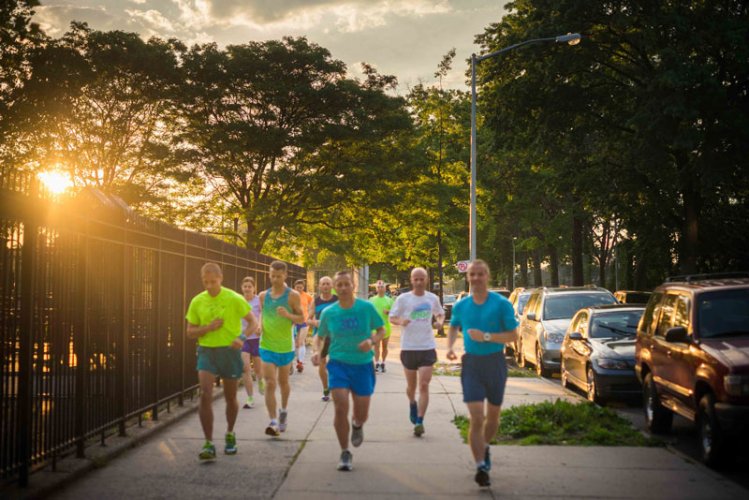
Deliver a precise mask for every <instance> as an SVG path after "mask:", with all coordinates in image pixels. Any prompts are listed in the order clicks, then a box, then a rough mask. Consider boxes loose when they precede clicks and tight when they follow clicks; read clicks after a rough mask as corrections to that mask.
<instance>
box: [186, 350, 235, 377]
mask: <svg viewBox="0 0 749 500" xmlns="http://www.w3.org/2000/svg"><path fill="white" fill-rule="evenodd" d="M243 368H244V363H243V362H242V354H240V352H239V349H233V348H231V347H204V346H202V345H200V346H198V363H197V370H198V371H205V372H210V373H213V374H214V375H218V376H219V377H221V378H225V379H236V378H242V370H243Z"/></svg>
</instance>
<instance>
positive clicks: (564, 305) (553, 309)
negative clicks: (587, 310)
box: [543, 292, 617, 321]
mask: <svg viewBox="0 0 749 500" xmlns="http://www.w3.org/2000/svg"><path fill="white" fill-rule="evenodd" d="M616 303H617V302H616V299H615V298H614V296H613V295H611V294H610V293H591V292H582V293H564V294H559V295H550V296H549V297H547V298H546V301H545V302H544V316H543V319H544V320H545V321H548V320H552V319H571V318H572V316H574V315H575V313H576V312H577V311H579V310H580V309H582V308H583V307H591V306H602V305H605V304H616Z"/></svg>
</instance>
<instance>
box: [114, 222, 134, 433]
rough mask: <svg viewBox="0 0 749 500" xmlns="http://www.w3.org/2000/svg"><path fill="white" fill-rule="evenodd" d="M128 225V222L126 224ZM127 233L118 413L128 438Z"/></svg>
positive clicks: (123, 256)
mask: <svg viewBox="0 0 749 500" xmlns="http://www.w3.org/2000/svg"><path fill="white" fill-rule="evenodd" d="M125 224H127V222H125ZM127 233H128V230H127V228H125V230H124V231H123V240H122V283H121V286H122V336H121V338H120V342H119V343H118V344H119V349H117V350H118V353H117V357H118V359H119V362H118V363H117V390H116V393H117V412H118V414H119V416H120V422H119V434H120V436H126V435H127V431H126V429H125V423H126V420H127V419H126V415H127V387H128V384H127V379H126V377H127V375H128V369H127V363H128V359H127V357H128V344H129V342H130V321H131V319H132V318H130V315H129V313H130V307H129V306H130V304H129V302H130V295H129V294H128V292H129V287H128V280H129V279H130V275H129V273H128V270H129V268H130V266H129V265H128V264H129V263H130V262H129V260H130V259H129V258H128V247H127Z"/></svg>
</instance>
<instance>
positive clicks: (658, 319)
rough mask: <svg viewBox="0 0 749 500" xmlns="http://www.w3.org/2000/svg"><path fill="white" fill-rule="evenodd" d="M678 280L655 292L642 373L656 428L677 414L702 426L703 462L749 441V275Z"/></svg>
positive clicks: (642, 332)
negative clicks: (734, 444)
mask: <svg viewBox="0 0 749 500" xmlns="http://www.w3.org/2000/svg"><path fill="white" fill-rule="evenodd" d="M743 276H745V277H739V276H732V275H712V276H710V275H697V276H680V277H676V278H671V279H669V280H667V281H666V283H664V284H663V285H661V286H659V287H658V288H656V289H655V292H654V293H653V295H652V296H651V297H650V301H649V302H648V304H647V307H646V308H645V313H644V314H643V316H642V319H641V320H640V323H639V325H638V327H637V343H636V348H635V371H636V373H637V377H638V378H639V379H640V381H641V382H642V393H643V409H644V412H645V420H646V424H647V427H648V429H650V430H651V431H652V432H654V433H661V432H668V431H669V430H670V428H671V422H672V419H673V414H674V413H678V414H679V415H681V416H683V417H685V418H687V419H688V420H691V421H692V422H694V423H695V424H696V426H697V429H698V434H699V446H700V451H701V455H702V459H703V461H704V462H705V463H706V464H708V465H711V466H714V465H718V464H720V463H721V462H722V461H723V460H724V459H725V458H726V457H727V451H728V448H729V443H730V442H731V441H732V440H733V438H734V437H743V438H746V437H748V436H749V274H745V275H743Z"/></svg>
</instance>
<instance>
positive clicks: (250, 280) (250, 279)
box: [242, 276, 255, 286]
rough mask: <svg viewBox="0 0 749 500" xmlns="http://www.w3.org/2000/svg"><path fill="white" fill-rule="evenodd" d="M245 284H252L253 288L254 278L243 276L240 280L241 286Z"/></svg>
mask: <svg viewBox="0 0 749 500" xmlns="http://www.w3.org/2000/svg"><path fill="white" fill-rule="evenodd" d="M245 283H252V286H255V278H253V277H252V276H245V277H244V278H242V284H243V285H244V284H245Z"/></svg>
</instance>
